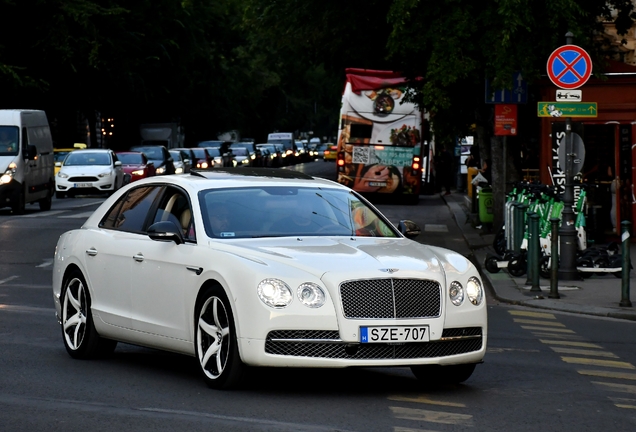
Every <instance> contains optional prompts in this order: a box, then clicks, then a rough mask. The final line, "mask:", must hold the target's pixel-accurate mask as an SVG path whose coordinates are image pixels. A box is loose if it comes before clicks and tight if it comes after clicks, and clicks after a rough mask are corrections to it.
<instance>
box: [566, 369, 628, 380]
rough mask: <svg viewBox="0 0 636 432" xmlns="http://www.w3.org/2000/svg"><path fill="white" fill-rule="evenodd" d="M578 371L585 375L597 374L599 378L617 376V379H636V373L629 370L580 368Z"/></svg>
mask: <svg viewBox="0 0 636 432" xmlns="http://www.w3.org/2000/svg"><path fill="white" fill-rule="evenodd" d="M577 372H578V373H579V374H581V375H585V376H595V377H599V378H616V379H623V380H632V381H636V374H633V373H627V372H614V371H600V370H578V371H577Z"/></svg>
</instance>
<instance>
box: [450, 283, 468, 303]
mask: <svg viewBox="0 0 636 432" xmlns="http://www.w3.org/2000/svg"><path fill="white" fill-rule="evenodd" d="M448 296H449V297H450V301H451V303H453V304H454V305H455V306H459V305H460V304H462V302H463V301H464V287H462V284H460V283H459V282H457V281H454V282H451V284H450V288H449V289H448Z"/></svg>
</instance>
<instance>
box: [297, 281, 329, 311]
mask: <svg viewBox="0 0 636 432" xmlns="http://www.w3.org/2000/svg"><path fill="white" fill-rule="evenodd" d="M296 293H297V294H298V300H300V302H301V303H302V304H304V305H305V306H307V307H310V308H319V307H320V306H322V305H324V304H325V292H324V291H323V290H322V288H320V287H319V286H318V285H316V284H315V283H312V282H305V283H303V284H301V285H300V286H299V287H298V290H296Z"/></svg>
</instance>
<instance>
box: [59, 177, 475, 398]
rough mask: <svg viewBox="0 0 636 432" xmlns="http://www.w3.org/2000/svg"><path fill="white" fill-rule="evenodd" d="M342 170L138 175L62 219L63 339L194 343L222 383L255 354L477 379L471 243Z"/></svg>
mask: <svg viewBox="0 0 636 432" xmlns="http://www.w3.org/2000/svg"><path fill="white" fill-rule="evenodd" d="M419 232H420V231H419V228H418V227H417V226H416V225H415V224H414V223H413V222H410V221H401V222H400V223H399V229H398V228H396V227H395V226H394V225H392V224H391V223H390V222H389V221H388V220H387V219H386V218H385V217H384V216H383V215H382V214H380V213H379V212H378V210H377V209H375V208H374V207H373V206H372V205H371V204H369V203H368V202H367V201H366V200H365V199H364V198H362V197H361V196H360V195H358V194H357V193H356V192H353V191H352V190H350V189H349V188H347V187H345V186H342V185H340V184H338V183H335V182H332V181H328V180H322V179H316V178H312V177H309V176H307V175H305V174H302V173H298V172H295V171H288V170H276V169H268V168H241V169H238V168H236V169H232V168H229V169H218V170H213V171H198V172H195V171H193V172H192V173H191V174H190V175H182V176H174V175H173V176H161V177H152V178H148V179H142V180H139V181H137V182H135V183H132V184H130V185H127V186H126V187H124V188H123V189H122V190H121V191H119V192H118V193H116V194H114V195H113V196H111V197H110V198H108V199H107V200H106V201H105V202H104V203H103V204H102V205H101V206H100V207H99V208H98V209H97V210H96V211H95V212H94V214H93V215H92V216H90V217H89V218H88V220H87V221H86V223H84V225H83V226H82V227H81V229H76V230H72V231H69V232H66V233H65V234H63V235H62V236H61V237H60V239H59V242H58V244H57V248H56V252H55V259H54V267H53V295H54V301H55V308H56V315H57V317H58V320H59V322H60V324H61V328H62V335H63V341H64V345H65V347H66V350H67V351H68V353H69V354H70V355H71V357H73V358H91V357H95V356H98V355H103V354H106V353H108V352H111V351H112V350H114V349H115V346H116V343H117V341H122V342H126V343H131V344H137V345H141V346H147V347H152V348H158V349H163V350H168V351H172V352H178V353H182V354H186V355H191V356H195V357H196V358H197V359H198V362H197V363H198V365H199V367H200V371H201V373H202V376H203V378H204V380H205V381H206V382H207V384H208V385H209V386H211V387H213V388H228V387H231V386H233V385H234V384H236V383H237V381H238V380H239V378H240V377H241V374H242V371H243V369H244V365H251V366H278V367H325V368H342V367H349V366H364V367H371V366H382V367H386V366H403V367H404V366H409V367H411V369H412V371H413V373H414V374H415V376H416V377H417V378H419V379H420V380H422V381H423V382H425V383H448V382H450V383H458V382H462V381H464V380H466V379H468V378H469V377H470V376H471V374H472V373H473V370H474V368H475V365H476V364H478V363H480V362H481V361H482V359H483V357H484V354H485V352H486V338H487V312H486V301H485V296H484V290H483V285H482V281H481V278H480V275H479V273H478V271H477V269H476V268H475V267H474V266H473V265H472V264H471V262H470V261H469V260H468V259H467V258H466V257H464V256H462V255H460V254H458V253H456V252H453V251H451V250H447V249H443V248H439V247H431V246H427V245H424V244H420V243H418V242H415V241H413V240H411V239H409V237H411V238H412V237H415V236H417V235H418V234H419Z"/></svg>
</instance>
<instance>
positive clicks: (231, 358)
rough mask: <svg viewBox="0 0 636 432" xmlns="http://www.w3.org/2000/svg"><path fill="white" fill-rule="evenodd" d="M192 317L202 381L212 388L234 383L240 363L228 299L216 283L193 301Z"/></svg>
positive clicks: (242, 368)
mask: <svg viewBox="0 0 636 432" xmlns="http://www.w3.org/2000/svg"><path fill="white" fill-rule="evenodd" d="M194 318H195V322H194V343H195V352H196V358H197V360H198V364H199V370H200V371H201V373H202V375H203V378H204V380H205V382H206V384H207V385H208V386H209V387H210V388H214V389H229V388H232V387H234V386H236V385H237V384H238V383H239V382H240V380H241V377H242V375H243V370H244V365H243V363H242V362H241V358H240V355H239V350H238V343H237V337H236V330H235V329H236V326H235V324H234V316H233V314H232V309H231V307H230V302H229V300H228V298H227V295H226V294H225V291H224V290H223V289H222V288H221V287H220V286H219V285H214V286H210V287H207V288H205V290H204V291H203V293H202V295H200V296H199V300H198V301H197V305H196V309H195V316H194Z"/></svg>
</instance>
